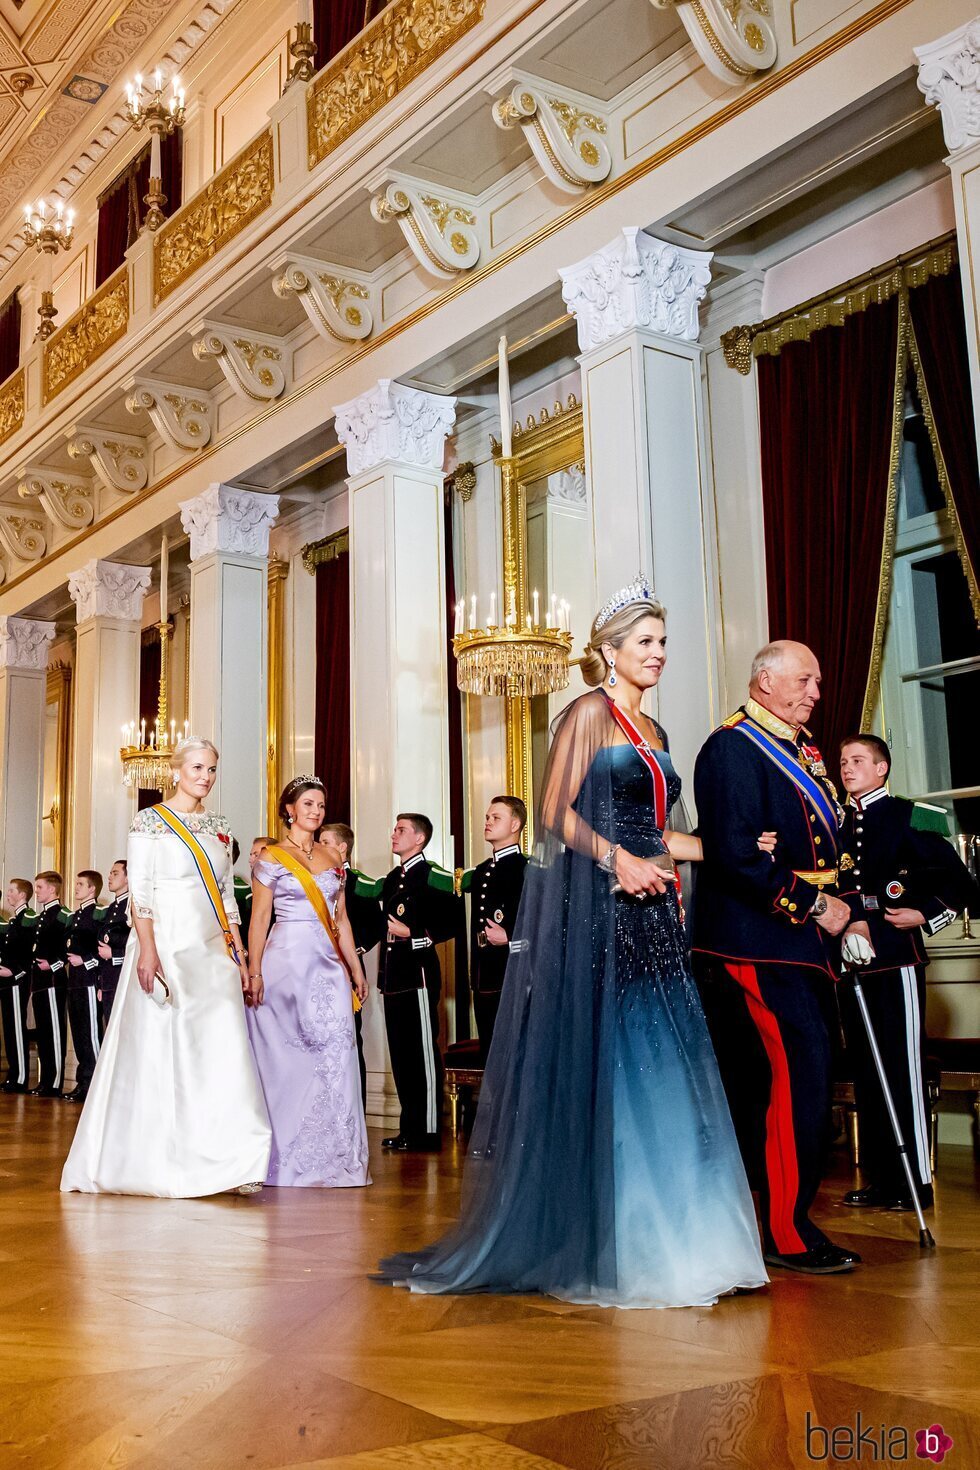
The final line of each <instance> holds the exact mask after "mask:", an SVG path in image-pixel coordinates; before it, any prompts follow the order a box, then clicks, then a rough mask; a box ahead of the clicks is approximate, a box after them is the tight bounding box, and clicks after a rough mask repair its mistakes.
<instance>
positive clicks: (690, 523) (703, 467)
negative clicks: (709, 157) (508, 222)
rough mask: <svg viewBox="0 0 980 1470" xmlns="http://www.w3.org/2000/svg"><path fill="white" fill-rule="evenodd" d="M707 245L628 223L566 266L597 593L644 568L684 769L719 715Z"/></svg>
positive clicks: (663, 707) (668, 721)
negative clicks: (701, 323) (702, 326)
mask: <svg viewBox="0 0 980 1470" xmlns="http://www.w3.org/2000/svg"><path fill="white" fill-rule="evenodd" d="M710 261H711V256H710V254H707V253H701V252H695V251H690V250H682V249H680V248H679V247H677V246H674V245H669V244H665V243H664V242H663V241H660V240H655V239H654V238H653V237H652V236H650V235H647V234H645V233H644V232H643V231H642V230H637V229H635V228H629V229H625V230H623V232H622V233H621V234H620V235H618V236H617V237H616V239H615V240H613V241H612V242H611V243H610V244H609V245H607V246H606V247H605V248H604V249H602V250H600V251H598V252H597V253H596V254H595V255H592V256H589V257H588V258H587V259H586V260H583V261H580V262H579V264H578V265H574V266H571V267H569V268H567V269H565V270H562V271H561V272H560V275H561V278H562V285H563V295H564V298H565V302H566V304H567V305H568V307H569V308H570V310H571V311H572V312H573V313H574V315H575V317H576V319H577V323H578V333H579V346H580V347H581V348H582V356H581V358H580V359H579V360H580V362H581V365H582V392H583V404H584V410H585V465H586V476H587V482H588V489H589V501H590V508H591V514H592V530H593V542H594V546H595V578H596V586H595V606H596V607H598V606H599V605H600V604H601V603H602V602H604V601H605V599H606V598H607V597H609V596H610V595H611V594H612V593H613V592H615V591H616V589H617V588H619V587H622V586H624V585H625V584H626V583H628V582H631V581H632V580H633V578H634V577H635V575H636V573H637V571H638V570H642V571H644V572H646V573H647V575H648V576H650V577H651V579H652V581H653V585H654V586H655V588H656V592H657V596H658V597H659V598H660V600H661V601H662V602H663V603H664V605H665V606H666V608H667V611H668V630H669V647H670V663H669V664H668V668H667V672H666V674H665V677H664V680H663V682H662V683H661V685H660V687H659V689H658V691H657V699H656V705H655V712H656V714H657V718H658V719H660V720H661V722H662V723H663V724H664V725H665V726H666V728H667V731H668V733H669V735H670V740H671V750H672V751H673V753H674V759H675V761H676V762H677V764H678V768H679V770H680V771H681V772H682V774H683V775H684V776H685V777H686V778H687V780H688V790H690V785H689V782H690V774H691V770H692V767H693V763H694V757H695V755H696V754H697V751H698V749H699V747H700V745H701V744H702V743H703V741H704V739H705V737H706V736H707V734H708V733H709V731H710V730H711V729H712V727H713V726H714V724H715V723H716V722H717V719H718V713H719V708H720V705H719V699H718V677H717V667H718V656H717V639H716V628H717V623H718V617H717V610H716V603H717V576H716V568H715V560H716V558H715V533H714V524H713V494H712V484H711V462H710V455H709V453H708V440H707V431H706V410H705V394H704V364H703V360H702V348H701V347H700V346H699V345H698V342H697V337H698V307H699V303H700V302H701V300H702V299H703V297H704V295H705V293H706V290H707V285H708V281H709V279H710V269H709V265H710Z"/></svg>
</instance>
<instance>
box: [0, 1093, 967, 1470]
mask: <svg viewBox="0 0 980 1470" xmlns="http://www.w3.org/2000/svg"><path fill="white" fill-rule="evenodd" d="M76 1117H77V1115H76V1113H75V1112H74V1111H73V1110H72V1109H71V1108H70V1107H69V1106H67V1105H66V1104H61V1103H46V1102H41V1101H35V1100H33V1099H25V1098H9V1097H0V1466H2V1467H3V1470H8V1467H10V1470H13V1467H25V1470H55V1467H60V1470H102V1467H112V1470H129V1467H139V1470H179V1467H185V1466H193V1467H199V1466H200V1467H207V1470H242V1467H253V1470H272V1467H275V1470H287V1467H288V1470H299V1467H304V1470H311V1467H330V1470H397V1467H413V1470H415V1467H418V1470H423V1467H430V1466H431V1467H433V1470H549V1467H551V1470H554V1467H555V1466H562V1467H566V1470H695V1467H698V1470H701V1467H719V1470H736V1467H747V1470H783V1467H792V1470H800V1467H804V1466H810V1465H813V1464H814V1463H819V1461H817V1460H816V1459H815V1458H814V1452H815V1451H816V1452H819V1451H820V1449H821V1448H822V1442H821V1441H820V1438H819V1436H817V1437H815V1438H814V1437H812V1436H811V1440H810V1445H809V1450H810V1453H809V1454H808V1444H807V1438H806V1418H807V1414H809V1415H810V1419H811V1424H819V1425H821V1426H824V1427H827V1428H831V1427H833V1426H835V1425H836V1426H843V1427H847V1426H850V1427H851V1428H852V1429H853V1428H854V1427H855V1425H856V1418H857V1415H858V1413H859V1412H860V1415H861V1423H862V1427H865V1428H867V1426H871V1429H872V1430H873V1433H874V1435H875V1436H876V1437H877V1439H876V1442H877V1443H878V1444H880V1427H881V1426H885V1428H886V1430H890V1429H891V1428H893V1427H904V1429H905V1430H907V1432H908V1437H909V1442H910V1443H909V1448H908V1454H907V1457H898V1456H896V1454H895V1453H893V1454H892V1455H891V1456H890V1457H888V1456H883V1455H882V1454H880V1453H878V1454H877V1455H876V1456H874V1457H873V1456H872V1453H871V1449H870V1448H869V1443H870V1442H869V1441H868V1440H867V1438H866V1439H865V1446H864V1449H863V1451H861V1452H860V1454H861V1457H860V1459H859V1452H858V1451H857V1449H855V1450H854V1452H853V1454H852V1456H851V1458H850V1459H848V1458H847V1457H845V1456H844V1455H843V1454H839V1455H838V1457H836V1458H830V1457H828V1458H826V1459H824V1461H823V1463H825V1464H828V1463H829V1464H833V1465H837V1464H848V1463H850V1464H856V1463H860V1464H863V1465H869V1464H879V1465H882V1464H887V1465H894V1464H909V1465H922V1464H928V1463H929V1462H928V1461H923V1460H921V1459H916V1454H915V1450H916V1444H915V1436H914V1432H915V1430H917V1429H920V1428H924V1427H927V1426H931V1425H933V1424H935V1423H939V1424H941V1425H942V1426H943V1428H944V1430H945V1432H946V1433H947V1434H948V1435H950V1436H951V1437H952V1439H953V1449H952V1451H951V1452H950V1453H949V1455H948V1457H947V1459H946V1461H945V1463H946V1465H947V1466H948V1467H950V1470H967V1467H969V1470H977V1467H980V1310H978V1301H980V1232H978V1223H980V1192H978V1182H980V1181H978V1177H977V1172H976V1168H975V1165H974V1163H973V1159H972V1155H971V1154H970V1152H969V1151H968V1150H966V1149H946V1150H945V1151H944V1153H943V1155H942V1156H941V1158H940V1168H939V1188H938V1190H937V1194H938V1196H939V1198H938V1203H937V1207H936V1210H935V1221H934V1224H933V1230H934V1233H935V1235H936V1237H937V1240H938V1241H939V1242H940V1245H939V1248H938V1250H937V1251H936V1252H935V1254H934V1255H930V1256H923V1255H921V1254H920V1252H919V1249H918V1244H917V1237H916V1231H915V1224H914V1220H912V1219H910V1218H909V1217H906V1216H895V1215H883V1214H869V1213H865V1214H858V1213H857V1212H853V1211H844V1210H843V1209H841V1208H840V1207H839V1206H837V1205H836V1204H835V1203H834V1201H835V1199H836V1197H837V1196H839V1194H840V1193H841V1190H842V1188H843V1187H845V1185H846V1179H845V1175H844V1172H843V1160H842V1159H841V1160H839V1171H838V1177H837V1179H836V1180H835V1181H832V1183H831V1184H829V1185H828V1187H827V1188H826V1189H825V1191H824V1193H823V1195H822V1197H821V1209H820V1211H819V1214H820V1218H821V1219H822V1221H823V1222H824V1224H825V1225H826V1227H827V1228H828V1229H829V1230H830V1232H831V1233H832V1234H833V1235H834V1237H835V1238H837V1239H838V1240H841V1241H843V1242H846V1243H849V1244H853V1245H855V1246H857V1248H858V1249H859V1250H860V1251H861V1252H862V1253H863V1255H864V1258H865V1263H866V1264H865V1265H864V1267H863V1268H861V1269H859V1270H857V1271H855V1272H854V1273H853V1274H852V1275H850V1276H845V1277H829V1278H823V1279H816V1280H813V1279H802V1278H799V1277H792V1276H788V1275H786V1274H785V1273H782V1274H778V1275H777V1277H776V1279H775V1280H774V1282H773V1285H772V1286H771V1287H770V1288H769V1289H768V1290H766V1291H764V1292H760V1293H756V1294H754V1295H751V1296H741V1297H737V1298H731V1299H726V1300H724V1301H723V1302H721V1303H720V1304H719V1305H718V1306H717V1307H715V1308H713V1309H712V1310H710V1311H703V1310H688V1311H669V1312H654V1311H644V1312H621V1311H610V1310H604V1309H602V1308H581V1307H572V1306H567V1305H564V1304H562V1303H560V1302H556V1301H550V1300H548V1299H546V1298H533V1297H463V1298H439V1297H413V1296H410V1295H409V1294H408V1293H406V1292H402V1291H395V1290H392V1289H391V1288H387V1287H382V1286H377V1285H374V1284H372V1283H371V1282H370V1281H369V1280H368V1272H369V1271H371V1270H372V1268H373V1267H374V1264H375V1262H376V1261H377V1259H378V1257H379V1256H380V1255H381V1254H382V1253H384V1252H386V1251H389V1250H392V1249H397V1248H398V1247H401V1246H410V1245H412V1244H416V1243H420V1242H422V1241H424V1240H427V1239H430V1238H432V1237H433V1236H434V1235H435V1234H436V1233H438V1232H439V1231H441V1230H442V1229H443V1227H445V1226H446V1225H447V1224H448V1223H449V1221H450V1220H451V1219H452V1217H453V1216H454V1213H455V1207H456V1199H457V1192H458V1175H459V1165H460V1155H459V1151H458V1150H457V1149H449V1150H447V1151H446V1152H445V1153H444V1154H443V1156H442V1157H441V1158H430V1157H426V1158H406V1157H404V1156H401V1157H396V1158H389V1157H385V1156H383V1155H382V1153H381V1150H380V1148H379V1147H378V1144H379V1142H380V1135H379V1134H376V1133H372V1153H373V1169H374V1178H375V1183H374V1185H373V1187H372V1188H370V1189H367V1190H335V1191H326V1190H324V1191H319V1190H285V1189H283V1190H267V1191H265V1192H264V1193H263V1194H262V1195H259V1196H255V1197H252V1198H232V1197H220V1198H217V1199H210V1200H196V1201H157V1200H140V1199H113V1198H108V1197H106V1198H88V1197H83V1196H79V1195H72V1196H67V1197H66V1196H62V1195H59V1193H58V1191H57V1185H58V1177H59V1173H60V1169H61V1163H62V1160H63V1158H64V1156H65V1153H66V1151H67V1148H68V1143H69V1140H70V1137H71V1132H72V1129H73V1128H74V1125H75V1122H76ZM895 1443H896V1442H895V1441H894V1439H893V1440H892V1447H893V1451H894V1448H895ZM838 1446H839V1448H842V1447H843V1441H842V1440H839V1441H838Z"/></svg>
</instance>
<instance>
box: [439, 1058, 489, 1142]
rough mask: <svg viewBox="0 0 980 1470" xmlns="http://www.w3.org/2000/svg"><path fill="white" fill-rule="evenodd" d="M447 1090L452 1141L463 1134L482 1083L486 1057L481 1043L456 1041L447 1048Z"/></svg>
mask: <svg viewBox="0 0 980 1470" xmlns="http://www.w3.org/2000/svg"><path fill="white" fill-rule="evenodd" d="M444 1060H445V1066H446V1087H447V1089H448V1091H449V1126H450V1128H451V1129H452V1132H453V1137H454V1138H458V1137H459V1136H460V1134H461V1133H462V1132H463V1130H464V1128H465V1126H466V1121H467V1116H468V1115H470V1114H471V1112H472V1111H473V1110H474V1105H475V1103H476V1100H477V1098H478V1097H479V1095H480V1086H481V1084H482V1082H483V1054H482V1052H481V1051H480V1043H479V1042H478V1041H476V1040H473V1041H454V1042H453V1044H452V1046H447V1047H446V1054H445V1059H444Z"/></svg>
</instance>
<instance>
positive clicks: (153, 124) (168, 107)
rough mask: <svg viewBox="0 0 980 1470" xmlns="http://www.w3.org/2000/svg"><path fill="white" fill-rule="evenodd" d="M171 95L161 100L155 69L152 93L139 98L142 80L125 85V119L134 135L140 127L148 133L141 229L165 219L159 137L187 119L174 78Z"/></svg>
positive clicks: (152, 227)
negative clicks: (147, 172)
mask: <svg viewBox="0 0 980 1470" xmlns="http://www.w3.org/2000/svg"><path fill="white" fill-rule="evenodd" d="M170 86H171V92H170V96H169V97H164V95H163V90H164V85H163V74H162V73H161V71H160V69H159V67H158V68H157V70H156V71H155V72H154V74H153V91H152V92H148V94H147V95H146V96H144V95H143V78H142V77H141V76H137V78H136V80H135V82H127V83H126V107H127V110H128V112H129V120H130V122H131V123H132V124H133V127H134V128H135V129H136V131H137V132H139V131H140V129H141V128H144V127H145V128H148V129H149V131H150V186H149V190H148V192H147V194H146V197H145V199H144V200H143V203H144V204H145V205H146V219H145V220H144V221H143V228H144V229H145V230H151V231H152V230H158V229H159V228H160V226H161V225H162V224H163V222H164V220H165V219H166V218H167V216H166V215H165V214H164V212H163V206H164V205H165V204H166V202H167V196H166V194H165V193H164V192H163V164H162V161H161V157H162V155H161V148H160V140H161V138H163V137H165V136H167V135H168V134H170V133H172V132H174V131H175V129H177V128H182V127H183V126H184V121H185V118H186V116H187V113H186V110H185V107H184V89H183V87H182V86H181V85H180V82H179V80H178V79H177V77H176V76H175V77H173V78H172V79H171V83H170Z"/></svg>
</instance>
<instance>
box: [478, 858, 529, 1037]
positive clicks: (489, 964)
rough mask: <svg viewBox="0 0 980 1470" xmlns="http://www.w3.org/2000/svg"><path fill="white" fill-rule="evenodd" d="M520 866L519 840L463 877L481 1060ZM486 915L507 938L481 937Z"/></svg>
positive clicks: (500, 982) (500, 981)
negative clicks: (468, 901) (467, 898)
mask: <svg viewBox="0 0 980 1470" xmlns="http://www.w3.org/2000/svg"><path fill="white" fill-rule="evenodd" d="M526 870H527V858H526V856H525V855H524V853H523V852H521V849H520V846H519V844H518V843H516V842H514V843H512V844H511V845H510V846H509V847H501V848H499V849H498V850H497V851H496V852H495V853H492V854H491V855H490V857H489V858H487V860H486V862H482V863H480V864H479V865H478V866H477V867H475V868H473V869H472V871H471V872H469V873H466V874H465V875H464V878H463V885H462V887H463V891H464V892H467V891H469V893H470V895H471V906H470V990H471V992H472V995H473V1012H474V1014H475V1016H476V1030H477V1035H478V1036H479V1038H480V1053H481V1056H482V1058H483V1060H484V1062H485V1061H486V1059H487V1055H488V1053H489V1051H490V1043H491V1041H492V1040H493V1028H494V1023H495V1022H496V1019H497V1010H498V1007H499V1006H500V992H501V991H502V990H503V986H504V974H505V972H506V970H507V960H508V958H509V956H510V937H511V935H512V934H513V932H514V926H515V924H516V923H517V910H518V909H519V908H520V906H521V894H522V893H523V891H524V874H525V872H526ZM491 920H492V921H493V922H494V923H496V924H499V925H500V927H501V928H502V929H503V930H504V932H505V934H506V935H507V940H508V942H507V944H490V943H489V942H488V941H487V936H486V926H487V924H488V923H489V922H490V921H491Z"/></svg>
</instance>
